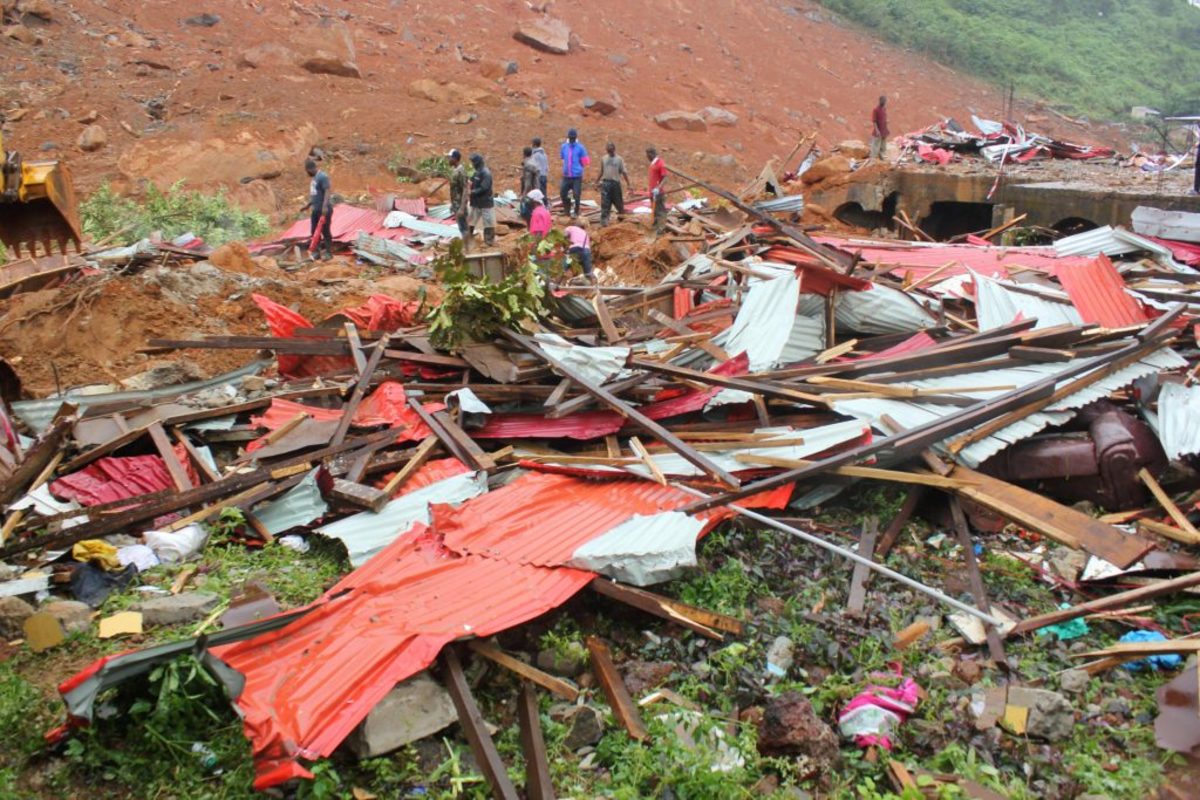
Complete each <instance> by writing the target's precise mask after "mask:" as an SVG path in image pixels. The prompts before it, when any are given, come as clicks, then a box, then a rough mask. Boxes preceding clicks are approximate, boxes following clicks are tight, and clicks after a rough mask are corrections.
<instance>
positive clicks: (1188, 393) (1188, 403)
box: [1157, 383, 1200, 461]
mask: <svg viewBox="0 0 1200 800" xmlns="http://www.w3.org/2000/svg"><path fill="white" fill-rule="evenodd" d="M1157 433H1158V438H1159V439H1160V440H1161V441H1162V445H1163V450H1165V451H1166V452H1167V458H1169V459H1171V460H1172V461H1174V460H1176V459H1178V458H1179V457H1180V456H1191V455H1196V454H1197V453H1200V386H1184V385H1183V384H1179V383H1168V384H1165V385H1164V386H1163V387H1162V390H1161V391H1160V392H1159V393H1158V426H1157Z"/></svg>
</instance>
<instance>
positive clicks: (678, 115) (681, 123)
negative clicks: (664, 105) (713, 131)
mask: <svg viewBox="0 0 1200 800" xmlns="http://www.w3.org/2000/svg"><path fill="white" fill-rule="evenodd" d="M654 124H655V125H657V126H658V127H660V128H666V129H667V130H669V131H691V132H692V133H704V132H705V131H706V130H708V123H707V122H705V121H704V117H702V116H700V115H699V114H693V113H692V112H690V111H664V112H663V113H661V114H659V115H657V116H656V117H655V118H654Z"/></svg>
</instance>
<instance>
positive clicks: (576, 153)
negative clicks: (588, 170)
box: [558, 128, 592, 219]
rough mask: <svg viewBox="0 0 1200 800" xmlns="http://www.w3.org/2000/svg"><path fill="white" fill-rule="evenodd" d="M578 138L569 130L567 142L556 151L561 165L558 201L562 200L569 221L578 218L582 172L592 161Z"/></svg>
mask: <svg viewBox="0 0 1200 800" xmlns="http://www.w3.org/2000/svg"><path fill="white" fill-rule="evenodd" d="M578 138H579V134H578V133H576V131H575V129H574V128H571V130H569V131H567V140H566V141H565V142H563V143H562V147H560V148H559V150H558V154H559V157H561V158H562V165H563V171H562V174H563V178H562V187H561V188H560V190H559V199H561V200H562V205H563V211H565V212H566V213H568V214H570V215H571V219H575V218H576V217H578V216H579V201H580V200H581V199H582V198H581V195H582V194H583V170H584V167H586V166H587V165H588V164H590V163H591V161H592V160H591V159H590V158H588V152H587V148H586V147H584V146H583V145H582V144H581V143H580V142H579V141H578ZM572 195H574V196H575V204H574V205H571V196H572Z"/></svg>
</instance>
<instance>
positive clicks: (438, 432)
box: [408, 395, 483, 470]
mask: <svg viewBox="0 0 1200 800" xmlns="http://www.w3.org/2000/svg"><path fill="white" fill-rule="evenodd" d="M408 407H409V408H411V409H412V410H413V411H415V412H416V413H417V416H419V417H420V418H421V421H422V422H424V423H425V424H426V425H427V426H429V430H430V431H431V432H432V433H433V435H434V436H435V437H437V439H438V441H440V442H441V443H442V445H443V446H445V448H446V450H447V452H449V453H450V454H451V455H453V456H454V457H455V458H457V459H458V460H459V461H461V462H463V463H464V464H466V465H467V466H468V467H470V468H471V469H473V470H481V469H483V465H481V464H480V463H479V462H478V461H476V460H475V457H474V456H473V455H472V454H471V452H470V451H468V450H467V449H466V448H464V447H463V446H462V444H461V443H460V442H459V441H458V439H456V438H455V437H454V436H452V435H451V434H450V433H449V432H448V431H447V430H446V429H445V428H443V427H442V423H441V421H440V420H439V419H437V418H435V415H433V414H430V413H429V412H428V411H426V410H425V406H423V405H421V399H420V398H418V397H414V396H412V395H410V396H409V397H408Z"/></svg>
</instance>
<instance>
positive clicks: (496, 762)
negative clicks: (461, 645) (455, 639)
mask: <svg viewBox="0 0 1200 800" xmlns="http://www.w3.org/2000/svg"><path fill="white" fill-rule="evenodd" d="M442 666H443V667H444V669H445V673H446V691H447V692H449V693H450V699H451V700H452V701H453V702H454V708H455V710H456V711H457V712H458V721H459V722H460V723H461V724H462V731H463V735H464V736H466V737H467V742H468V743H469V744H470V745H471V752H472V753H474V754H475V763H476V764H477V765H478V766H479V769H480V770H481V771H482V772H483V776H484V777H485V778H486V779H487V782H488V785H489V786H490V787H491V790H492V797H494V798H496V800H520V795H518V794H517V788H516V787H515V786H514V785H513V782H512V780H510V779H509V777H508V769H507V767H505V766H504V762H503V761H502V760H501V759H500V751H498V750H497V749H496V743H495V742H494V741H493V740H492V735H491V734H490V733H488V729H487V723H486V722H485V721H484V719H483V714H482V713H480V711H479V705H478V704H477V703H476V702H475V697H474V695H472V694H471V687H470V685H469V684H468V683H467V677H466V675H464V674H463V669H462V662H461V661H459V660H458V653H457V652H456V651H455V649H454V647H453V646H451V647H446V648H443V649H442Z"/></svg>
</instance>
